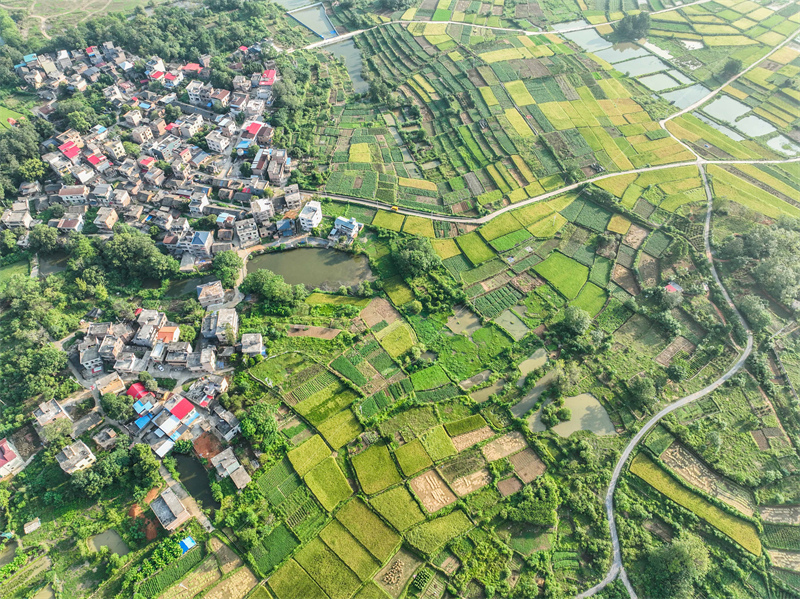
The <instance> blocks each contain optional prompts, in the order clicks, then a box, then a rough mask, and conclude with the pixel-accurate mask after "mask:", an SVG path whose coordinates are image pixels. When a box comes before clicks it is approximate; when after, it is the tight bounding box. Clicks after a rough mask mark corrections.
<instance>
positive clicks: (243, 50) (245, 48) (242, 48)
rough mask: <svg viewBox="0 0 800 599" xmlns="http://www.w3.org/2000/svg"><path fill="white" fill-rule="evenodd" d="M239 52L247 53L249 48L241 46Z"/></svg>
mask: <svg viewBox="0 0 800 599" xmlns="http://www.w3.org/2000/svg"><path fill="white" fill-rule="evenodd" d="M239 50H240V51H242V52H247V46H239Z"/></svg>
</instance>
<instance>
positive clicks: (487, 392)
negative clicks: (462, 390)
mask: <svg viewBox="0 0 800 599" xmlns="http://www.w3.org/2000/svg"><path fill="white" fill-rule="evenodd" d="M505 384H506V379H498V380H496V381H495V382H494V383H492V384H491V385H489V386H488V387H484V388H483V389H479V390H477V391H475V392H474V393H470V394H469V395H470V397H471V398H472V399H474V400H475V401H476V402H478V403H483V402H484V401H486V400H487V399H489V398H490V397H491V396H492V395H494V394H495V393H500V391H502V390H503V387H504V386H505Z"/></svg>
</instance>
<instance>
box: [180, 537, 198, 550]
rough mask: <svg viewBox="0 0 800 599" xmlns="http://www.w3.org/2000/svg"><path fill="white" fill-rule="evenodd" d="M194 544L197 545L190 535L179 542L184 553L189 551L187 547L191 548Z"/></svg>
mask: <svg viewBox="0 0 800 599" xmlns="http://www.w3.org/2000/svg"><path fill="white" fill-rule="evenodd" d="M195 545H197V543H196V542H195V540H194V539H193V538H192V537H186V538H185V539H183V540H182V541H181V542H180V546H181V549H182V550H183V552H184V553H186V552H187V551H189V549H191V548H192V547H194V546H195Z"/></svg>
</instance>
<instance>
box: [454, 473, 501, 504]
mask: <svg viewBox="0 0 800 599" xmlns="http://www.w3.org/2000/svg"><path fill="white" fill-rule="evenodd" d="M491 482H492V475H491V474H489V471H488V470H486V469H482V470H478V471H477V472H473V473H472V474H467V475H466V476H462V477H460V478H457V479H455V480H454V481H453V490H454V491H455V492H456V495H458V496H459V497H466V496H467V495H469V494H470V493H473V492H474V491H477V490H478V489H482V488H483V487H485V486H486V485H488V484H491Z"/></svg>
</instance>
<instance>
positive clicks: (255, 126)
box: [245, 123, 262, 135]
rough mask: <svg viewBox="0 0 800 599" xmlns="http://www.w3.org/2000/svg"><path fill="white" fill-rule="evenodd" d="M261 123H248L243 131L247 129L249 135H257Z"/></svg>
mask: <svg viewBox="0 0 800 599" xmlns="http://www.w3.org/2000/svg"><path fill="white" fill-rule="evenodd" d="M261 126H262V125H261V123H250V124H249V125H247V127H245V131H247V132H248V133H249V134H250V135H257V134H258V132H259V131H261Z"/></svg>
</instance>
